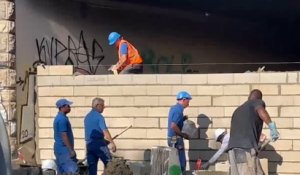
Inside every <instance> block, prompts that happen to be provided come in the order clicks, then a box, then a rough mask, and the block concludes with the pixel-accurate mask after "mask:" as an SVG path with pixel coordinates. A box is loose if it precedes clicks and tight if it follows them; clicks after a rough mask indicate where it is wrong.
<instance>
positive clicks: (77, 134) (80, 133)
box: [72, 128, 84, 140]
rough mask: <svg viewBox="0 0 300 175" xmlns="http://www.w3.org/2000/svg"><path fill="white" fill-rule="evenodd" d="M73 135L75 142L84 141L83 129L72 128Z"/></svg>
mask: <svg viewBox="0 0 300 175" xmlns="http://www.w3.org/2000/svg"><path fill="white" fill-rule="evenodd" d="M72 130H73V135H74V138H75V139H76V140H77V139H84V129H83V128H81V129H79V128H73V129H72Z"/></svg>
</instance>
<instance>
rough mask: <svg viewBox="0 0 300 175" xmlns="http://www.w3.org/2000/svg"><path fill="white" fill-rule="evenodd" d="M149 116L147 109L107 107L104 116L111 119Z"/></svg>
mask: <svg viewBox="0 0 300 175" xmlns="http://www.w3.org/2000/svg"><path fill="white" fill-rule="evenodd" d="M147 114H148V108H146V107H116V108H115V107H107V108H105V109H104V116H109V117H145V116H147Z"/></svg>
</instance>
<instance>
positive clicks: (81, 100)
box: [62, 94, 92, 108]
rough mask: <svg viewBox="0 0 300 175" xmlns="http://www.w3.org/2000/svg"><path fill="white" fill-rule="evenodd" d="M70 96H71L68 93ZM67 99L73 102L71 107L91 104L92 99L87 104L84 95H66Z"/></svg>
mask: <svg viewBox="0 0 300 175" xmlns="http://www.w3.org/2000/svg"><path fill="white" fill-rule="evenodd" d="M62 96H67V95H62ZM70 96H72V95H71V94H70ZM67 99H68V100H69V101H71V102H73V104H72V105H71V107H72V108H74V107H77V106H80V107H81V106H89V107H90V106H92V101H89V104H88V105H87V104H86V103H87V102H86V97H67Z"/></svg>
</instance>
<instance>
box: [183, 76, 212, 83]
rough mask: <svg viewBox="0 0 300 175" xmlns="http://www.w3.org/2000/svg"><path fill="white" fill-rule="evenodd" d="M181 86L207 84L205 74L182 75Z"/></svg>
mask: <svg viewBox="0 0 300 175" xmlns="http://www.w3.org/2000/svg"><path fill="white" fill-rule="evenodd" d="M182 84H207V75H205V74H202V75H201V74H186V75H182Z"/></svg>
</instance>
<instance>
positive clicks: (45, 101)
mask: <svg viewBox="0 0 300 175" xmlns="http://www.w3.org/2000/svg"><path fill="white" fill-rule="evenodd" d="M59 99H60V97H38V104H39V106H43V107H46V106H50V107H55V103H56V101H57V100H59Z"/></svg>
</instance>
